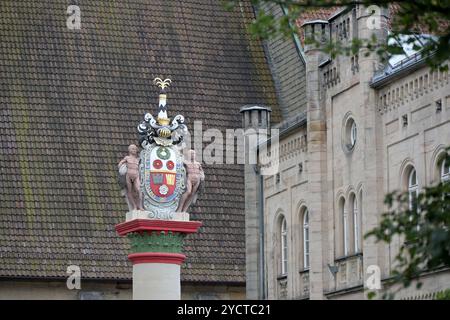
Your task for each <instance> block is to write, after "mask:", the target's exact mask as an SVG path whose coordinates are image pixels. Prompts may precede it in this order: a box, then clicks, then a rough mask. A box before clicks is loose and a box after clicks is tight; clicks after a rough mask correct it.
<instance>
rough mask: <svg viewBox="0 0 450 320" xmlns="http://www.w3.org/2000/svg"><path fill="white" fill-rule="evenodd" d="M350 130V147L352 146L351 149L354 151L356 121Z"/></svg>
mask: <svg viewBox="0 0 450 320" xmlns="http://www.w3.org/2000/svg"><path fill="white" fill-rule="evenodd" d="M350 130H351V131H350V145H351V147H352V149H353V147H354V146H355V144H356V123H355V121H353V123H352V127H351V129H350Z"/></svg>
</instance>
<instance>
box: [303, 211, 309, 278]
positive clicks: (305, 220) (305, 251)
mask: <svg viewBox="0 0 450 320" xmlns="http://www.w3.org/2000/svg"><path fill="white" fill-rule="evenodd" d="M309 244H310V238H309V210H308V209H305V211H304V212H303V269H304V270H309V268H310V246H309Z"/></svg>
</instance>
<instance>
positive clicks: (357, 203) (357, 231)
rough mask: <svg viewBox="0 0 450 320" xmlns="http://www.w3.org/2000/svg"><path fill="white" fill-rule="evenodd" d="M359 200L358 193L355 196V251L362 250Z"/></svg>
mask: <svg viewBox="0 0 450 320" xmlns="http://www.w3.org/2000/svg"><path fill="white" fill-rule="evenodd" d="M358 205H359V202H358V197H357V196H356V194H355V195H354V196H353V209H352V210H353V245H354V249H355V253H358V252H359V251H360V239H359V234H360V226H359V218H360V217H359V207H358Z"/></svg>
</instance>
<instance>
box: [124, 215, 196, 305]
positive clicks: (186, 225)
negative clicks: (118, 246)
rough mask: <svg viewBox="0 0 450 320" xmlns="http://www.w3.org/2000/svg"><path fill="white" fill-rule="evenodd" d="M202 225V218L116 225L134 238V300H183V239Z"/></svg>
mask: <svg viewBox="0 0 450 320" xmlns="http://www.w3.org/2000/svg"><path fill="white" fill-rule="evenodd" d="M201 225H202V223H201V222H198V221H176V220H152V219H133V220H130V221H127V222H124V223H121V224H118V225H116V231H117V233H118V234H119V235H120V236H127V237H128V239H130V241H131V253H130V254H129V255H128V259H129V260H130V261H131V262H132V263H133V300H180V297H181V283H180V271H181V264H182V263H183V262H184V260H185V258H186V256H185V255H184V254H183V253H182V248H183V240H184V237H185V236H186V235H187V234H190V233H195V232H197V231H198V228H199V227H200V226H201Z"/></svg>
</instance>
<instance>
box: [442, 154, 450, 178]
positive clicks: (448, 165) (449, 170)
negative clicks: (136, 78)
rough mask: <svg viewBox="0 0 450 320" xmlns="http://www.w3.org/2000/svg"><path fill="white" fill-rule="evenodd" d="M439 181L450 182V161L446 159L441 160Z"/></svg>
mask: <svg viewBox="0 0 450 320" xmlns="http://www.w3.org/2000/svg"><path fill="white" fill-rule="evenodd" d="M441 181H442V182H447V181H450V161H448V159H444V160H442V164H441Z"/></svg>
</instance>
